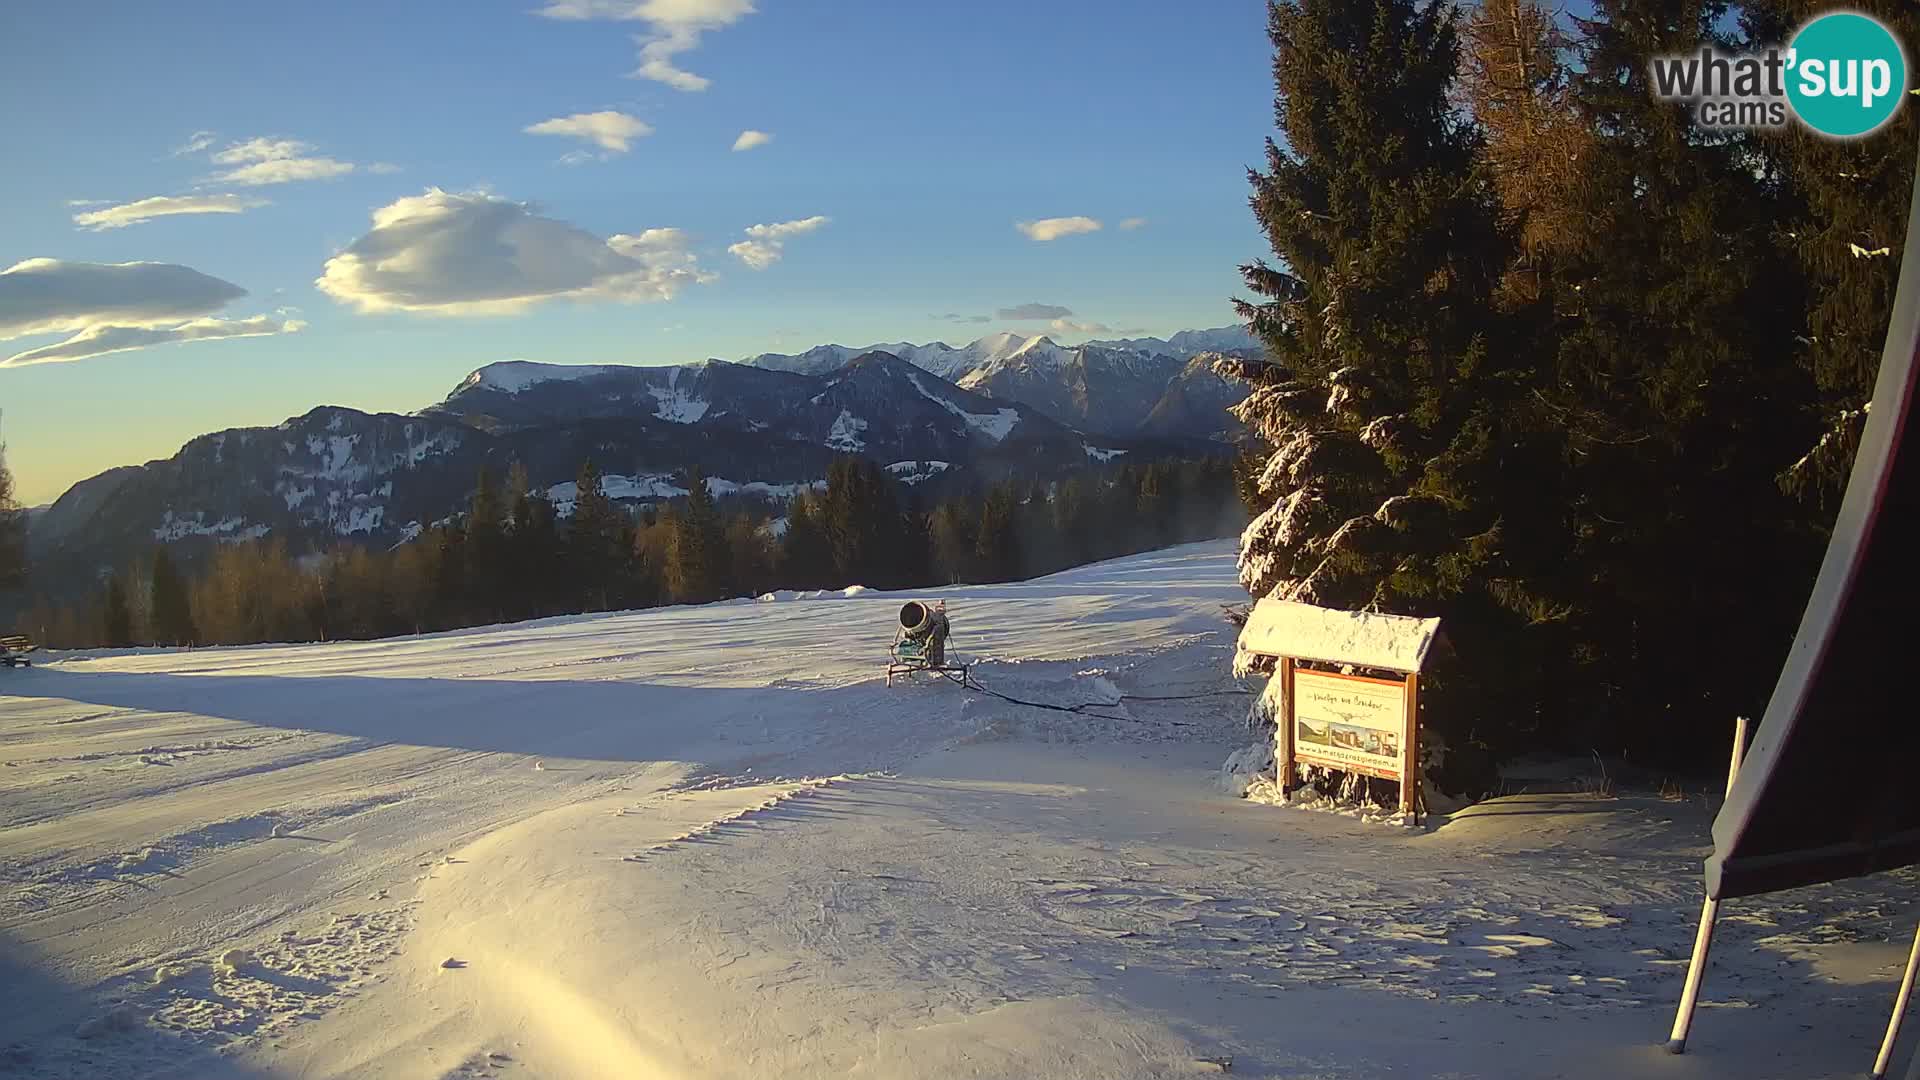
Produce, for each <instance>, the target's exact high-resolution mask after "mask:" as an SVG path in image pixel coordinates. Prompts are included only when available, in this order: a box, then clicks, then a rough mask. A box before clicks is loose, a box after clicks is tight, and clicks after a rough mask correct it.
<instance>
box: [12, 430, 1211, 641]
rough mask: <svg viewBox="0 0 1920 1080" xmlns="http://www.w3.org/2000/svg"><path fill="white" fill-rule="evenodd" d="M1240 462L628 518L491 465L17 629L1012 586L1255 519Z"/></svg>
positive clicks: (261, 634)
mask: <svg viewBox="0 0 1920 1080" xmlns="http://www.w3.org/2000/svg"><path fill="white" fill-rule="evenodd" d="M1237 476H1238V473H1237V472H1236V470H1235V465H1234V462H1233V460H1232V459H1230V458H1226V457H1214V458H1208V459H1202V460H1197V461H1191V462H1156V463H1153V464H1149V465H1146V466H1143V467H1131V466H1123V467H1118V468H1111V469H1102V470H1088V471H1087V472H1086V473H1084V474H1081V475H1075V476H1073V477H1071V478H1069V479H1067V480H1065V481H1063V482H1057V483H1054V482H1050V483H1039V482H1032V483H1018V482H1007V483H1002V484H998V485H995V486H993V487H991V488H989V489H987V490H985V491H980V492H974V493H960V494H956V495H953V496H951V497H948V498H945V499H942V500H941V501H939V502H938V503H936V504H934V505H932V506H931V507H926V506H922V505H920V504H919V503H918V502H917V501H916V500H915V499H914V495H913V489H912V488H911V487H910V486H907V485H902V484H900V483H899V482H898V481H897V480H896V479H895V478H894V476H893V475H891V474H890V473H888V472H887V470H886V469H885V468H884V467H883V466H881V465H879V464H877V463H874V462H872V461H869V460H866V459H863V458H857V457H843V458H840V459H838V460H836V461H835V463H834V464H833V466H832V468H831V469H830V470H829V471H828V474H827V476H826V478H825V480H824V483H822V484H821V485H818V486H817V487H816V488H815V489H814V490H812V491H810V492H808V493H805V494H802V495H800V496H799V497H797V498H796V499H794V500H793V501H792V502H791V503H787V504H775V503H770V502H767V501H765V500H759V501H755V500H746V499H742V498H738V497H734V498H729V499H727V500H724V501H721V502H717V501H716V500H715V498H714V497H713V495H712V494H711V492H710V485H709V484H708V483H707V482H706V477H704V476H702V475H701V474H700V473H699V471H698V470H692V471H689V472H688V473H686V474H685V475H684V476H682V477H681V482H680V484H679V485H678V486H680V487H683V488H685V489H686V491H687V494H686V495H685V496H683V497H681V498H677V499H673V500H671V501H666V502H661V503H657V504H655V505H653V506H651V507H648V508H646V509H643V510H641V511H639V512H638V513H637V514H635V513H633V512H630V511H629V510H628V509H627V508H625V507H623V506H621V505H620V504H619V503H616V502H615V501H614V500H612V499H610V498H608V497H607V495H606V494H605V493H604V491H603V490H602V486H601V482H600V473H599V470H598V469H597V468H596V467H595V466H594V464H593V463H591V462H587V463H583V465H582V466H581V468H580V472H579V475H578V476H577V477H576V478H575V487H576V491H577V495H576V497H575V500H574V503H573V507H572V512H571V514H570V515H567V516H565V517H562V516H561V515H560V514H559V513H557V512H556V509H555V507H554V506H553V504H552V503H550V502H548V501H547V499H546V498H545V497H544V496H543V495H542V494H541V493H540V492H538V491H535V490H529V485H528V483H527V479H526V474H525V471H524V470H522V469H520V468H518V467H516V468H514V469H512V470H511V471H510V472H509V473H508V475H506V476H504V477H496V476H492V475H489V474H487V473H482V474H480V475H479V476H478V477H477V478H476V483H475V487H474V490H473V493H472V495H471V498H470V500H469V502H468V505H467V508H466V512H465V513H463V514H460V515H458V516H456V517H455V518H453V519H452V520H449V521H447V522H446V523H444V524H441V525H438V526H435V527H434V528H431V529H428V530H427V531H426V532H424V533H422V534H421V535H420V536H419V537H418V538H416V539H414V540H412V541H410V542H408V543H405V544H401V545H399V546H397V547H395V548H393V549H392V550H389V551H374V550H369V549H367V548H365V547H362V546H357V545H343V546H342V547H340V548H339V549H338V550H336V551H333V552H327V553H320V554H312V553H307V554H301V553H296V552H292V551H289V550H288V548H287V546H286V545H285V544H284V543H282V542H278V541H275V540H272V539H265V540H254V541H248V542H244V543H235V544H224V545H220V546H218V547H217V548H216V549H215V550H214V551H213V553H212V555H211V557H210V558H209V559H208V560H207V562H206V564H205V566H204V567H203V568H202V569H201V570H200V571H199V572H198V573H196V574H193V575H191V576H189V575H188V574H186V573H185V572H184V571H183V570H182V569H180V567H179V566H178V565H177V564H176V562H175V560H174V558H173V557H172V555H170V554H169V552H168V549H167V547H166V546H165V545H160V546H157V547H156V548H155V549H154V550H153V552H152V554H151V555H150V556H149V557H147V558H144V559H142V560H140V561H139V562H138V564H136V565H133V566H128V567H123V568H121V569H120V570H119V571H118V572H116V573H114V574H112V575H111V576H109V577H108V578H107V579H106V580H105V581H103V582H102V583H101V586H100V589H99V591H98V594H97V596H95V597H94V598H93V599H92V600H91V601H90V602H88V603H85V604H67V605H54V604H42V605H40V606H37V607H35V608H32V609H30V610H29V611H28V613H27V616H26V619H25V626H24V628H25V629H27V630H29V631H31V632H32V633H33V634H35V635H38V636H41V637H43V638H44V642H45V644H48V645H50V646H53V647H56V648H59V647H76V646H109V647H123V646H131V645H149V644H157V645H196V644H197V645H238V644H248V643H254V642H266V641H279V642H284V641H331V640H341V639H365V638H377V637H386V636H392V635H400V634H414V633H423V632H429V631H437V630H449V629H455V628H459V627H466V626H479V625H488V624H493V623H502V622H512V621H516V620H521V619H532V618H542V617H546V616H551V615H564V614H574V613H579V612H593V611H621V610H629V609H634V608H646V607H654V606H658V605H662V604H688V603H705V602H708V601H713V600H724V599H729V598H733V597H740V596H757V595H759V594H762V593H765V592H768V591H771V590H774V589H823V588H841V587H844V586H847V585H855V584H858V585H865V586H868V587H870V588H908V587H918V586H932V585H945V584H956V583H962V582H968V583H972V582H994V581H1009V580H1014V579H1018V578H1028V577H1034V576H1037V575H1040V574H1047V573H1051V572H1053V571H1055V570H1060V569H1064V568H1066V567H1069V566H1077V565H1080V564H1083V563H1087V562H1094V561H1098V560H1101V559H1108V558H1114V557H1117V556H1120V555H1127V554H1132V553H1134V552H1137V551H1146V550H1150V549H1153V548H1158V547H1164V546H1166V545H1168V544H1176V543H1184V542H1187V541H1192V540H1204V539H1212V538H1217V537H1222V536H1231V535H1233V534H1234V533H1235V532H1237V531H1238V530H1239V528H1240V527H1241V525H1243V524H1244V523H1245V521H1246V517H1247V515H1246V510H1245V507H1244V505H1243V503H1242V498H1241V493H1240V486H1239V483H1238V480H1237ZM4 535H5V534H4V532H3V531H0V538H4Z"/></svg>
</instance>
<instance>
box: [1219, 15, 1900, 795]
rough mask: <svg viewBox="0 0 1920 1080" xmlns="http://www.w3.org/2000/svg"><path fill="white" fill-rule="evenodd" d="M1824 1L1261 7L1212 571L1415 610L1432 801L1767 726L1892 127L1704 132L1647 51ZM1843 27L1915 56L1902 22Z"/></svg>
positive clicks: (1832, 430) (1894, 133)
mask: <svg viewBox="0 0 1920 1080" xmlns="http://www.w3.org/2000/svg"><path fill="white" fill-rule="evenodd" d="M1825 6H1826V5H1817V4H1811V3H1795V2H1782V0H1756V2H1752V3H1746V4H1730V3H1703V2H1697V0H1596V3H1595V4H1594V5H1593V8H1594V10H1593V12H1592V13H1591V17H1588V18H1572V17H1568V16H1566V15H1564V14H1558V13H1557V9H1556V8H1553V7H1550V6H1548V5H1545V4H1541V3H1536V2H1534V0H1486V2H1485V3H1482V4H1479V5H1476V6H1474V7H1472V8H1465V7H1460V6H1455V5H1452V4H1444V3H1441V4H1434V3H1415V2H1413V0H1370V2H1366V3H1344V2H1343V3H1329V2H1319V0H1284V2H1277V3H1273V4H1270V5H1269V29H1270V36H1271V38H1272V43H1273V46H1274V50H1275V51H1274V79H1275V84H1276V89H1277V94H1276V99H1275V121H1276V125H1277V127H1278V129H1279V136H1278V137H1277V138H1275V139H1273V140H1270V141H1269V143H1268V145H1267V152H1266V163H1265V167H1264V168H1261V169H1257V170H1254V171H1253V172H1252V173H1251V175H1250V181H1251V184H1252V199H1251V202H1252V208H1253V211H1254V215H1255V217H1256V218H1257V219H1258V220H1259V222H1260V225H1261V227H1262V229H1263V230H1264V231H1265V233H1266V236H1267V239H1268V241H1269V243H1270V246H1271V250H1272V255H1273V260H1272V262H1266V261H1258V262H1254V263H1252V264H1250V265H1248V266H1246V267H1245V268H1244V271H1243V272H1244V275H1245V280H1246V284H1247V287H1248V289H1249V290H1250V291H1251V292H1252V293H1253V299H1251V300H1249V301H1246V302H1243V303H1242V304H1241V314H1242V316H1243V317H1244V318H1245V319H1246V320H1247V321H1248V322H1249V323H1250V325H1251V326H1252V327H1253V329H1254V330H1255V332H1256V333H1257V335H1258V336H1259V337H1260V338H1261V339H1262V341H1263V342H1264V343H1265V344H1266V345H1267V348H1268V356H1267V358H1266V362H1264V363H1245V364H1238V365H1235V366H1236V368H1237V370H1238V371H1239V373H1241V374H1243V375H1245V376H1246V377H1247V378H1249V379H1251V380H1253V381H1254V382H1255V383H1256V384H1257V389H1256V390H1255V391H1254V393H1253V394H1252V396H1251V397H1249V398H1248V399H1247V400H1246V401H1245V402H1244V403H1243V404H1241V405H1240V406H1238V410H1237V411H1238V414H1239V415H1240V416H1241V417H1242V418H1243V419H1245V420H1246V421H1247V422H1248V423H1249V425H1251V426H1252V427H1253V428H1254V429H1255V430H1256V431H1257V432H1258V433H1259V435H1260V436H1261V437H1262V438H1263V439H1264V440H1265V441H1266V442H1267V443H1268V444H1269V446H1270V456H1269V457H1268V458H1267V460H1266V463H1265V465H1264V466H1263V467H1262V469H1261V471H1260V472H1259V475H1258V477H1257V483H1258V486H1259V495H1258V499H1257V501H1258V503H1259V506H1260V513H1259V516H1258V517H1257V518H1256V519H1255V521H1254V523H1253V524H1252V525H1251V526H1250V527H1249V529H1248V532H1247V535H1246V538H1245V544H1244V550H1243V553H1242V560H1241V575H1242V578H1243V580H1244V582H1245V583H1246V585H1247V587H1248V589H1249V591H1250V592H1252V593H1253V594H1254V595H1256V596H1266V595H1278V596H1282V597H1287V598H1290V599H1298V600H1304V601H1309V602H1312V603H1316V604H1323V605H1328V606H1335V607H1344V608H1353V609H1359V608H1369V609H1374V610H1380V611H1387V612H1396V613H1405V614H1419V615H1439V616H1441V617H1442V618H1443V619H1444V621H1445V622H1444V625H1445V633H1446V638H1447V641H1446V648H1445V649H1444V650H1443V652H1444V655H1443V656H1441V657H1440V658H1439V659H1438V662H1437V669H1436V670H1433V671H1431V672H1430V673H1429V675H1430V677H1429V679H1428V682H1427V686H1426V690H1427V691H1428V692H1426V693H1423V695H1422V702H1423V704H1424V705H1425V706H1426V708H1425V709H1423V724H1425V725H1426V727H1427V728H1428V729H1429V730H1431V731H1434V732H1436V733H1437V734H1439V735H1440V737H1441V739H1443V740H1444V741H1445V742H1446V745H1447V747H1448V757H1449V761H1448V763H1447V767H1449V768H1451V769H1452V770H1454V773H1455V775H1454V776H1453V777H1451V786H1452V787H1454V788H1456V789H1458V788H1472V787H1474V786H1475V785H1476V783H1484V781H1485V778H1486V776H1487V775H1488V771H1487V766H1488V765H1489V764H1490V763H1491V762H1492V761H1493V760H1494V759H1497V758H1498V757H1500V756H1503V755H1505V754H1508V753H1510V752H1513V751H1515V750H1520V749H1527V748H1533V747H1553V748H1558V749H1569V750H1577V751H1579V752H1582V753H1584V752H1586V751H1587V750H1589V749H1592V750H1596V751H1597V752H1599V753H1602V754H1615V753H1624V754H1627V755H1628V756H1630V757H1633V758H1637V759H1639V760H1643V761H1650V762H1659V763H1661V764H1674V763H1682V762H1692V763H1701V762H1708V761H1712V760H1714V759H1715V758H1716V757H1718V758H1720V759H1724V755H1725V753H1726V745H1727V739H1728V737H1729V731H1730V730H1731V725H1732V720H1733V718H1734V717H1735V716H1736V715H1740V714H1745V715H1749V716H1755V715H1757V714H1758V711H1759V710H1760V709H1761V708H1762V707H1763V706H1764V705H1765V702H1766V698H1767V695H1768V694H1769V692H1770V691H1771V690H1772V688H1773V682H1774V679H1775V677H1776V676H1777V674H1778V672H1779V670H1780V664H1781V661H1782V660H1783V658H1784V656H1785V654H1786V651H1787V648H1788V646H1789V644H1790V643H1791V640H1792V636H1793V632H1794V629H1795V627H1796V625H1797V623H1798V620H1799V617H1800V614H1801V610H1802V608H1803V606H1804V604H1805V602H1806V599H1807V595H1808V592H1809V590H1810V588H1811V586H1812V583H1813V579H1814V575H1815V572H1816V570H1817V568H1818V563H1819V559H1820V556H1821V553H1822V550H1823V546H1824V543H1825V539H1826V532H1827V530H1828V528H1829V527H1830V524H1831V521H1832V518H1833V514H1834V511H1835V508H1836V507H1837V504H1838V497H1839V494H1840V492H1841V491H1842V490H1843V488H1844V486H1845V482H1846V476H1847V473H1848V470H1849V468H1850V466H1851V461H1852V454H1853V450H1854V448H1855V446H1856V444H1857V442H1858V439H1859V434H1860V431H1861V428H1862V424H1863V421H1864V416H1865V409H1866V406H1867V401H1868V399H1869V397H1870V395H1871V392H1872V386H1873V379H1874V376H1875V373H1876V371H1877V368H1878V363H1879V356H1880V349H1881V346H1882V343H1883V340H1884V337H1885V334H1886V329H1887V322H1888V318H1889V314H1890V308H1891V303H1892V298H1893V293H1894V285H1895V282H1896V280H1897V277H1898V273H1899V252H1900V250H1901V247H1902V244H1903V243H1904V241H1905V231H1906V224H1907V214H1908V204H1909V199H1910V197H1911V194H1912V184H1913V176H1914V157H1915V131H1916V122H1915V111H1914V109H1913V107H1912V106H1911V104H1909V106H1908V107H1907V108H1905V109H1902V110H1901V111H1900V112H1899V113H1897V114H1896V118H1895V120H1894V121H1893V122H1892V123H1890V124H1889V125H1887V126H1886V127H1885V128H1883V129H1882V130H1881V131H1879V132H1878V133H1876V134H1874V135H1872V136H1871V137H1868V138H1863V139H1858V140H1854V141H1851V142H1833V141H1828V140H1826V139H1824V138H1821V137H1819V136H1817V135H1815V134H1813V133H1811V132H1809V131H1807V130H1805V129H1804V128H1801V127H1799V126H1797V125H1793V126H1789V127H1786V128H1781V129H1777V130H1751V131H1717V132H1716V131H1709V130H1705V129H1702V128H1700V127H1698V126H1696V125H1695V124H1694V123H1693V120H1692V117H1691V116H1690V114H1689V110H1688V108H1687V107H1686V106H1685V105H1682V104H1676V103H1667V102H1662V101H1660V100H1658V99H1656V97H1655V96H1654V94H1653V93H1652V90H1651V88H1650V86H1649V85H1648V81H1649V78H1650V75H1649V59H1650V58H1652V57H1655V56H1664V55H1673V54H1682V53H1688V52H1690V51H1695V52H1697V51H1698V49H1699V48H1700V47H1701V45H1702V44H1703V43H1713V44H1715V45H1717V46H1718V47H1719V48H1721V49H1722V50H1724V51H1728V52H1738V51H1741V50H1742V49H1743V48H1744V47H1746V46H1747V45H1748V44H1752V45H1753V46H1756V47H1758V46H1764V45H1772V44H1778V43H1781V42H1783V41H1785V40H1786V39H1787V38H1789V37H1790V36H1791V33H1792V31H1793V29H1794V28H1795V27H1797V26H1798V25H1799V24H1800V23H1801V22H1803V21H1804V20H1805V19H1806V18H1808V17H1809V16H1810V15H1812V14H1813V13H1815V11H1816V9H1820V8H1823V7H1825ZM1860 8H1861V9H1862V10H1863V11H1866V12H1867V13H1869V14H1873V15H1876V16H1878V17H1879V18H1880V19H1882V20H1883V21H1885V22H1886V23H1887V24H1888V25H1889V26H1891V27H1892V28H1893V30H1894V33H1895V34H1896V35H1897V36H1899V37H1901V38H1903V39H1904V40H1908V41H1913V40H1920V11H1916V9H1915V8H1913V6H1912V5H1909V4H1905V3H1898V2H1894V0H1879V2H1869V3H1865V4H1862V5H1860ZM1444 782H1447V781H1445V780H1443V783H1444Z"/></svg>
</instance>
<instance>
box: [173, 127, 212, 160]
mask: <svg viewBox="0 0 1920 1080" xmlns="http://www.w3.org/2000/svg"><path fill="white" fill-rule="evenodd" d="M213 139H214V135H213V132H211V131H196V132H194V133H193V134H192V135H189V136H187V141H186V142H183V143H181V144H180V145H179V146H176V147H174V148H173V149H172V150H171V151H170V153H171V154H172V156H174V157H186V156H187V155H189V154H198V153H200V152H201V151H202V150H205V149H206V148H207V147H209V146H212V145H213Z"/></svg>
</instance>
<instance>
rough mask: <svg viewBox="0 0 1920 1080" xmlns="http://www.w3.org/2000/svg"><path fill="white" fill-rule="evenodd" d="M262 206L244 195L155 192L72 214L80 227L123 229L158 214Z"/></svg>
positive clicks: (234, 211) (222, 211)
mask: <svg viewBox="0 0 1920 1080" xmlns="http://www.w3.org/2000/svg"><path fill="white" fill-rule="evenodd" d="M72 205H81V204H78V203H75V204H72ZM265 205H267V200H265V199H256V198H252V197H250V196H246V195H155V196H152V197H151V198H146V199H136V200H134V201H133V202H130V203H121V204H120V205H118V206H109V207H107V208H106V209H104V210H89V211H87V212H86V213H83V214H75V215H73V223H74V224H75V225H78V226H80V227H81V228H83V229H92V230H93V231H95V232H100V231H101V230H104V229H122V228H125V227H127V226H128V225H138V224H140V223H141V222H143V221H152V220H153V219H154V218H158V217H172V216H175V215H178V214H239V213H243V212H245V211H247V210H251V209H253V208H255V207H258V206H265Z"/></svg>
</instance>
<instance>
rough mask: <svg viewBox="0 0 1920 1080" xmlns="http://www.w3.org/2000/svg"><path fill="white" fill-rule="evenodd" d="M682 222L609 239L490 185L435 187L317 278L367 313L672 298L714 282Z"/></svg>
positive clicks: (402, 203) (386, 214)
mask: <svg viewBox="0 0 1920 1080" xmlns="http://www.w3.org/2000/svg"><path fill="white" fill-rule="evenodd" d="M687 247H688V242H687V236H686V234H685V233H683V232H681V231H680V230H679V229H648V230H646V231H644V232H641V233H638V234H634V235H628V234H619V235H615V236H612V237H609V238H607V239H605V240H602V239H601V238H600V237H598V236H595V235H594V234H592V233H590V232H587V231H586V230H584V229H580V228H577V227H575V226H573V225H569V224H567V223H566V222H564V221H556V220H554V219H552V218H547V217H541V216H540V215H538V214H535V213H534V212H533V210H532V209H531V208H529V207H528V206H526V205H524V204H521V203H517V202H513V201H511V200H508V199H503V198H500V197H498V196H494V195H488V194H485V193H483V192H464V193H462V192H447V191H442V190H441V189H439V188H428V189H427V191H426V192H425V193H423V194H420V195H414V196H409V197H407V198H404V199H399V200H396V201H395V202H393V203H391V204H389V205H387V206H384V207H381V208H380V209H378V210H375V211H374V213H373V228H372V230H371V231H369V232H368V233H367V234H366V235H364V236H362V237H360V238H359V239H358V240H355V241H354V242H353V243H351V244H349V245H347V248H346V249H345V250H344V251H342V252H340V254H338V255H335V256H334V257H333V258H331V259H328V260H327V262H326V266H325V267H324V269H323V271H322V273H321V276H320V278H319V279H318V280H317V281H315V282H314V284H315V286H316V287H318V288H319V289H320V291H321V292H324V293H326V294H327V295H328V296H331V297H333V298H334V299H335V300H337V301H339V302H340V303H343V304H347V305H349V306H351V307H354V308H357V309H359V310H360V311H367V312H374V311H418V312H428V313H432V314H438V315H499V314H508V313H512V312H517V311H523V310H525V309H527V308H529V307H532V306H533V305H535V304H539V303H542V302H544V301H547V300H553V299H560V298H567V299H574V300H610V301H616V302H620V303H645V302H653V301H662V300H671V299H673V298H674V296H675V295H677V294H678V293H679V292H680V290H681V289H683V288H685V287H686V286H688V285H693V284H702V283H705V282H709V281H712V280H714V275H713V274H711V273H709V272H707V271H704V270H701V269H700V268H699V266H698V263H697V260H696V258H695V257H694V255H693V254H692V253H691V252H690V251H688V250H687Z"/></svg>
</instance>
